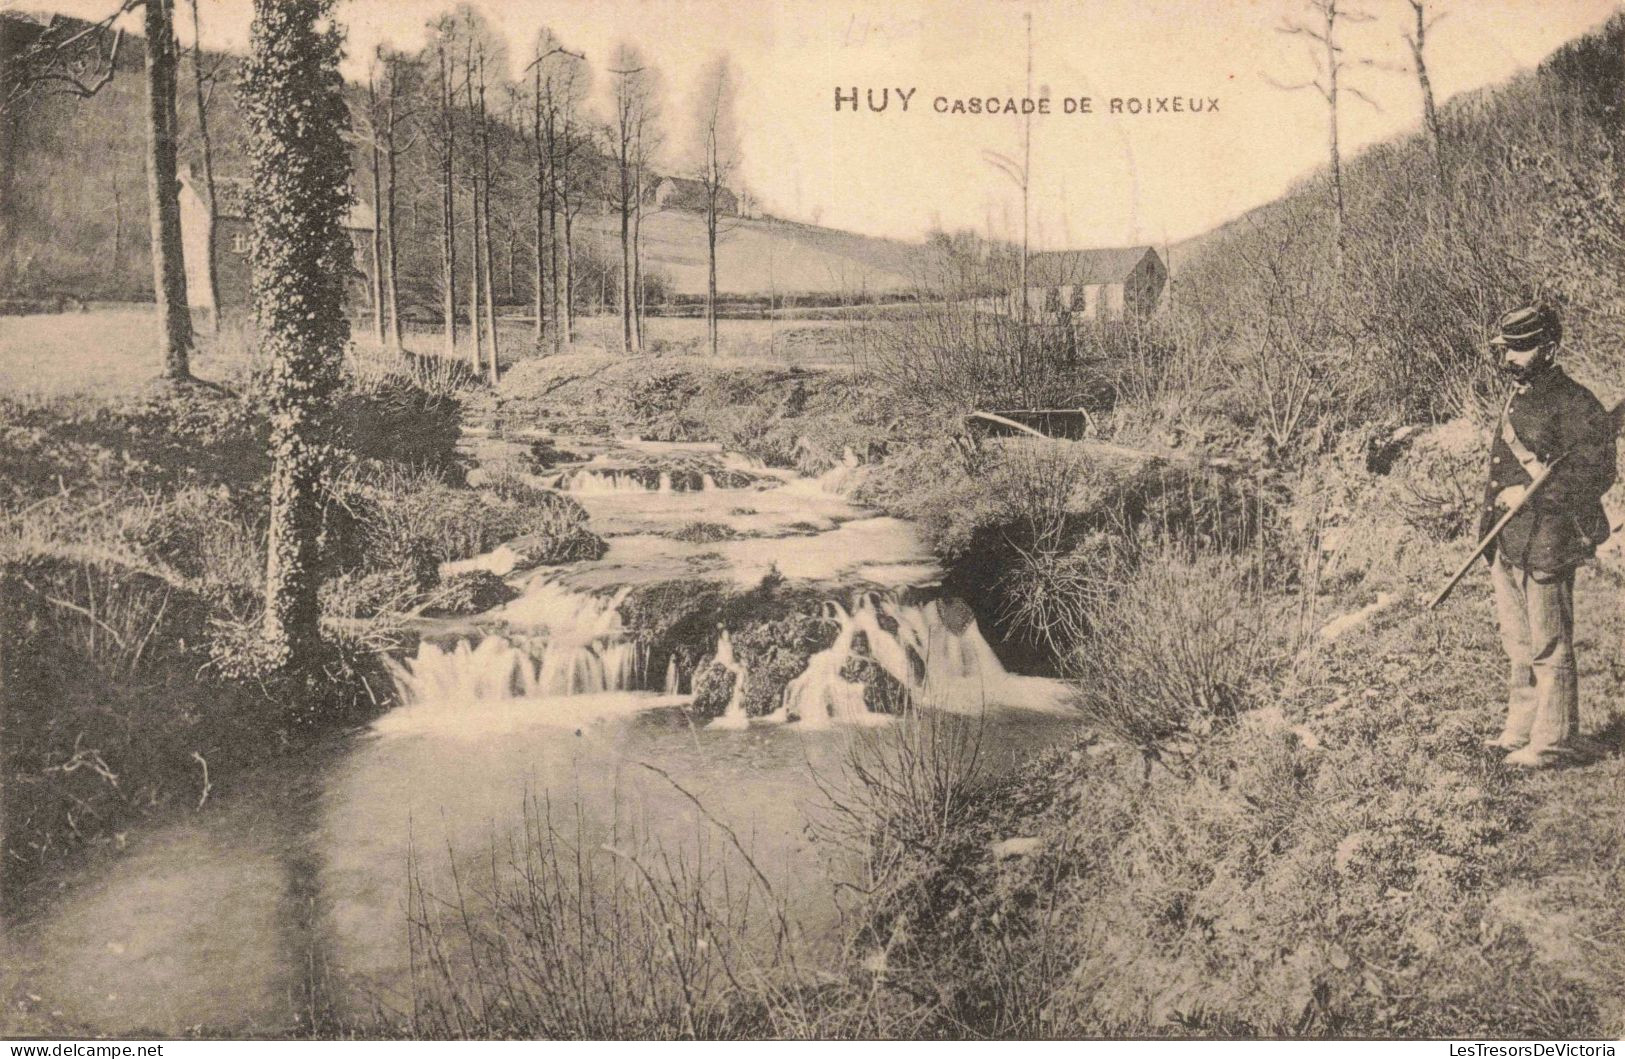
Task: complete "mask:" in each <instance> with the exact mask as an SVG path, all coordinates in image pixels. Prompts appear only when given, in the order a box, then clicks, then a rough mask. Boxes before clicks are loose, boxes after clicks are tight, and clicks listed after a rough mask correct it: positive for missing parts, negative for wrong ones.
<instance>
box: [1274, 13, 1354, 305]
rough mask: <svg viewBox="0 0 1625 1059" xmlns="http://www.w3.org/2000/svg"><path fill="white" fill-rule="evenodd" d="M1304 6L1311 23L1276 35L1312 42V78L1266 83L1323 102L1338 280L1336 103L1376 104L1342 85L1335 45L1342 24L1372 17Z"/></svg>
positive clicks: (1297, 23)
mask: <svg viewBox="0 0 1625 1059" xmlns="http://www.w3.org/2000/svg"><path fill="white" fill-rule="evenodd" d="M1306 3H1307V5H1308V13H1309V15H1310V16H1312V20H1307V21H1306V20H1301V19H1291V18H1289V19H1287V20H1286V21H1285V22H1284V23H1282V25H1281V26H1280V27H1279V28H1278V29H1277V32H1279V33H1283V34H1286V35H1287V36H1295V37H1305V38H1307V39H1309V40H1310V41H1313V42H1314V44H1313V45H1312V46H1311V47H1310V49H1309V58H1310V61H1311V62H1312V63H1313V64H1314V67H1315V76H1314V77H1312V78H1311V79H1309V80H1307V81H1301V82H1294V83H1288V84H1283V83H1281V82H1279V81H1276V80H1274V79H1273V78H1267V80H1269V81H1270V83H1271V84H1273V85H1275V86H1276V87H1277V88H1281V89H1285V90H1287V91H1293V92H1295V91H1300V90H1302V89H1306V88H1313V89H1315V90H1316V91H1317V92H1319V93H1320V95H1321V98H1323V99H1325V101H1326V113H1327V128H1328V130H1329V135H1328V146H1329V148H1330V154H1331V190H1332V236H1333V241H1334V246H1335V251H1336V254H1337V273H1338V275H1340V276H1341V275H1342V273H1343V250H1344V245H1345V238H1344V232H1343V225H1344V221H1345V216H1346V214H1345V210H1344V204H1343V155H1342V151H1341V149H1340V147H1339V145H1338V120H1337V119H1338V110H1337V107H1338V100H1339V96H1340V93H1343V92H1347V93H1348V94H1349V95H1351V96H1354V97H1355V98H1356V99H1360V100H1363V101H1364V102H1365V103H1367V104H1369V105H1371V106H1373V107H1374V106H1376V103H1375V102H1373V101H1372V99H1371V97H1370V96H1368V95H1366V94H1365V93H1364V92H1362V91H1360V89H1358V88H1356V87H1355V86H1353V85H1350V84H1347V83H1344V82H1343V81H1342V74H1343V71H1344V69H1345V68H1346V67H1347V66H1348V65H1349V62H1350V60H1349V58H1348V57H1347V55H1346V54H1345V52H1344V48H1343V45H1342V44H1340V43H1339V42H1338V32H1339V29H1340V26H1341V25H1342V24H1347V23H1356V22H1370V21H1371V20H1372V16H1371V15H1370V14H1368V13H1366V12H1365V11H1360V10H1356V9H1351V8H1347V7H1345V6H1343V5H1342V3H1341V2H1340V0H1306ZM1354 61H1355V62H1356V64H1357V65H1361V66H1371V65H1373V63H1372V62H1371V61H1370V60H1368V59H1359V60H1354Z"/></svg>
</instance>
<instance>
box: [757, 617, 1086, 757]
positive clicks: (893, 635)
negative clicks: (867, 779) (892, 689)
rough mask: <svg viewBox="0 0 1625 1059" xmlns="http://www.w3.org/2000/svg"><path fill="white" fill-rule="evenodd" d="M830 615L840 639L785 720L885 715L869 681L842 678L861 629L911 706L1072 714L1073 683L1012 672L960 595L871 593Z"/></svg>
mask: <svg viewBox="0 0 1625 1059" xmlns="http://www.w3.org/2000/svg"><path fill="white" fill-rule="evenodd" d="M948 608H952V609H953V611H954V613H952V614H951V615H950V614H949V613H947V609H948ZM829 614H830V616H831V617H833V618H834V619H835V620H836V623H837V627H838V631H837V633H836V636H835V642H834V643H833V644H831V645H830V646H829V647H828V648H826V649H825V650H823V651H820V652H818V653H817V654H815V655H813V656H812V657H811V658H810V659H808V661H807V668H806V669H805V670H804V671H803V672H802V674H801V675H800V676H798V677H796V678H795V679H794V680H792V681H791V682H790V683H789V684H788V685H787V686H786V687H785V689H784V700H783V705H782V706H781V707H780V708H779V710H778V713H777V714H776V717H777V718H778V719H781V720H798V721H800V722H801V723H802V724H804V725H808V726H815V727H821V726H824V725H828V724H830V723H832V722H833V723H842V724H864V723H875V722H876V721H878V720H880V719H881V717H880V716H878V715H876V714H873V713H871V712H870V710H869V708H868V706H867V705H866V704H865V701H864V686H863V684H861V683H858V682H857V681H852V680H848V679H846V678H845V677H843V676H842V675H841V671H842V669H843V668H844V667H845V665H846V663H847V662H848V660H850V659H852V658H854V657H857V656H856V655H855V654H854V651H853V646H854V643H855V641H856V639H857V634H858V633H862V634H863V635H864V639H865V640H866V641H867V642H868V652H867V655H866V656H865V657H867V658H868V659H869V660H870V661H872V662H873V663H874V664H876V665H878V666H879V667H880V668H881V669H882V670H884V671H885V672H886V673H887V674H888V675H889V676H891V677H892V679H894V680H896V681H897V683H898V684H899V685H901V686H902V688H903V690H904V692H906V694H907V701H908V702H910V703H913V704H917V705H920V706H924V707H928V708H936V709H945V710H953V711H956V712H962V713H975V712H978V711H980V710H982V709H984V708H987V707H1007V708H1012V709H1029V710H1038V711H1041V712H1045V713H1062V712H1065V711H1066V706H1065V701H1066V697H1067V688H1066V685H1064V684H1063V683H1061V682H1060V681H1058V680H1049V679H1046V678H1042V677H1027V676H1020V675H1017V674H1014V673H1010V672H1008V671H1006V670H1005V668H1004V666H1003V664H1001V663H1000V662H999V658H998V656H997V655H996V654H994V652H993V648H992V646H991V645H990V644H989V643H988V642H987V639H986V638H985V637H984V636H983V635H982V632H981V629H980V628H979V627H978V625H977V623H976V619H975V617H974V616H972V615H971V614H970V613H969V611H968V610H967V609H966V608H965V606H964V604H963V603H960V602H958V601H957V600H955V601H950V602H949V603H948V604H947V605H946V607H945V605H944V604H943V603H942V602H941V601H938V600H931V601H930V602H927V603H923V604H908V603H903V602H901V601H899V600H896V599H889V598H888V599H882V598H879V597H876V596H874V595H872V594H870V595H864V596H862V597H861V598H860V599H859V600H858V602H857V605H856V606H855V607H854V608H853V609H852V610H851V611H850V612H849V611H847V610H846V608H844V607H842V606H841V605H840V604H838V603H832V604H830V605H829ZM893 630H895V631H893Z"/></svg>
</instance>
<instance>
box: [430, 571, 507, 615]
mask: <svg viewBox="0 0 1625 1059" xmlns="http://www.w3.org/2000/svg"><path fill="white" fill-rule="evenodd" d="M518 595H519V592H518V590H517V589H515V588H513V587H512V586H511V585H509V584H508V583H507V582H506V581H504V580H502V578H500V577H498V576H497V575H496V574H493V573H492V572H491V571H489V570H470V571H468V572H467V573H462V574H456V575H454V576H452V577H449V578H447V579H446V580H445V582H444V583H442V584H441V586H440V588H439V590H438V591H437V592H436V593H435V602H434V605H433V606H432V607H430V608H428V609H427V610H426V611H425V612H424V613H426V614H430V615H434V616H456V617H467V616H468V615H470V614H479V613H481V612H483V611H487V610H490V609H492V608H493V607H500V606H502V604H504V603H507V602H508V601H509V600H512V599H515V598H516V597H518Z"/></svg>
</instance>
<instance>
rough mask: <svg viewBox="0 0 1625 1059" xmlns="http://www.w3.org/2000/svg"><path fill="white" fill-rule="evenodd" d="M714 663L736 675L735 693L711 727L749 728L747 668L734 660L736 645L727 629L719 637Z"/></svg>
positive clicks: (729, 697)
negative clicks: (746, 713)
mask: <svg viewBox="0 0 1625 1059" xmlns="http://www.w3.org/2000/svg"><path fill="white" fill-rule="evenodd" d="M712 661H714V662H716V664H717V665H719V666H721V667H722V668H723V669H726V670H727V671H728V672H730V673H732V674H733V675H734V687H733V693H732V694H731V695H729V696H728V706H727V708H726V709H724V710H723V711H722V716H721V717H718V718H717V719H716V720H714V721H712V722H711V724H710V727H712V728H744V727H747V726H748V725H749V724H750V718H749V717H747V716H746V715H745V667H744V666H743V665H741V664H740V663H739V661H738V660H737V659H735V658H734V643H733V639H732V638H731V637H729V635H728V630H727V629H723V630H722V632H721V634H720V635H719V636H718V637H717V653H716V656H715V657H714V658H713V659H712Z"/></svg>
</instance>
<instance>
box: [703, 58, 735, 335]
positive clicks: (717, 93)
mask: <svg viewBox="0 0 1625 1059" xmlns="http://www.w3.org/2000/svg"><path fill="white" fill-rule="evenodd" d="M738 92H739V83H738V78H737V76H736V75H735V74H734V72H733V65H732V64H731V63H730V62H729V61H728V57H727V56H725V55H724V56H720V57H718V58H717V59H716V60H715V61H714V62H713V63H712V64H711V65H710V66H709V67H707V68H706V70H705V72H704V73H703V74H702V75H701V80H700V92H699V97H698V102H699V106H698V107H697V113H696V115H695V123H694V128H695V132H696V136H697V139H698V142H697V144H696V145H695V146H696V148H697V152H696V153H697V158H696V160H695V165H694V173H695V175H696V177H697V178H698V179H699V181H700V183H701V185H702V186H703V187H704V190H705V247H706V285H705V333H706V341H707V343H708V345H709V348H710V351H711V355H712V356H716V355H717V352H718V348H717V347H718V341H717V337H718V336H717V236H718V233H719V231H720V229H721V223H720V222H721V218H722V215H723V210H722V196H723V195H724V194H726V193H727V191H728V180H729V178H730V177H732V176H733V173H734V171H735V170H736V169H737V168H738V166H739V154H740V144H739V126H738V122H737V119H736V115H735V104H736V102H737V99H738Z"/></svg>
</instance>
